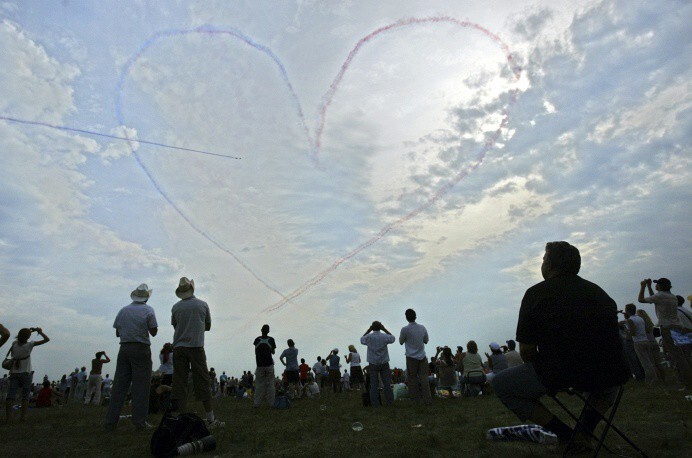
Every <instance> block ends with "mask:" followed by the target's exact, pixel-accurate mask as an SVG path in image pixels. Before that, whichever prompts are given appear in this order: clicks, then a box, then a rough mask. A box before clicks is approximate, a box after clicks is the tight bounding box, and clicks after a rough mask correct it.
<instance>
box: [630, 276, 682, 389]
mask: <svg viewBox="0 0 692 458" xmlns="http://www.w3.org/2000/svg"><path fill="white" fill-rule="evenodd" d="M651 283H652V280H651V279H650V278H647V279H645V280H642V281H641V282H640V283H639V285H640V288H639V297H638V300H639V302H640V303H642V304H654V311H655V312H656V317H658V325H659V326H660V328H661V340H662V341H663V351H665V352H666V353H668V355H670V358H671V359H672V360H673V362H674V363H675V370H676V371H677V373H678V378H679V379H680V380H681V381H682V383H683V385H684V386H682V387H681V388H680V391H685V390H687V389H690V388H692V365H691V363H690V359H689V358H688V357H687V355H686V354H685V352H684V351H683V349H682V348H680V347H678V346H677V345H675V342H674V341H673V336H672V335H671V331H676V332H684V331H685V329H684V328H683V327H682V324H681V323H680V318H679V317H678V298H677V297H675V295H674V294H673V293H671V292H670V290H671V288H672V287H673V285H672V284H671V282H670V280H668V279H667V278H659V279H658V280H653V283H655V284H656V293H655V294H654V291H653V289H652V288H651ZM645 288H648V290H649V297H644V289H645Z"/></svg>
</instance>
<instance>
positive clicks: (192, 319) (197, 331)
mask: <svg viewBox="0 0 692 458" xmlns="http://www.w3.org/2000/svg"><path fill="white" fill-rule="evenodd" d="M175 295H176V296H178V297H179V298H180V300H179V301H178V302H176V303H175V305H173V309H172V310H171V324H172V325H173V328H174V329H175V333H174V334H173V354H174V355H175V357H174V358H173V389H172V391H171V399H172V400H173V401H174V403H173V405H174V408H175V409H176V410H177V411H179V412H184V411H185V404H186V401H187V382H188V376H189V374H190V372H192V383H193V386H194V390H195V397H196V398H197V400H198V401H202V404H203V405H204V411H205V412H206V417H207V427H208V428H217V427H221V426H224V425H225V423H224V422H222V421H219V420H217V419H216V418H214V410H213V408H212V405H211V378H210V377H209V369H208V368H207V355H206V353H205V352H204V333H205V332H206V331H209V330H210V329H211V313H210V312H209V305H207V303H206V302H204V301H203V300H201V299H198V298H196V297H195V281H194V280H191V279H188V278H187V277H182V278H181V279H180V283H179V284H178V288H177V289H176V290H175Z"/></svg>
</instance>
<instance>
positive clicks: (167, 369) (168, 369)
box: [159, 353, 173, 375]
mask: <svg viewBox="0 0 692 458" xmlns="http://www.w3.org/2000/svg"><path fill="white" fill-rule="evenodd" d="M159 362H160V363H161V365H160V366H159V372H161V373H162V374H167V375H173V353H169V354H168V361H166V362H165V363H164V362H163V355H162V354H161V353H159Z"/></svg>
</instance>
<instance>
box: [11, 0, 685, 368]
mask: <svg viewBox="0 0 692 458" xmlns="http://www.w3.org/2000/svg"><path fill="white" fill-rule="evenodd" d="M489 5H490V3H488V2H477V1H458V0H455V1H428V2H417V1H399V0H396V1H384V0H383V1H378V2H369V1H343V2H328V1H309V0H298V1H281V2H280V1H247V2H241V1H200V2H193V1H171V2H145V1H99V2H95V1H74V0H63V1H39V0H27V1H21V2H13V1H0V182H2V187H0V214H1V217H0V323H3V324H4V325H5V326H6V327H8V328H9V329H10V331H11V332H12V334H13V335H16V333H17V331H18V330H19V329H20V328H22V327H39V326H40V327H42V328H43V329H44V331H45V332H46V334H47V335H48V336H49V337H50V338H51V341H50V342H49V343H48V344H47V345H45V346H43V347H38V348H37V349H36V350H35V351H34V354H33V356H32V360H33V366H34V370H35V371H36V372H37V373H39V374H44V373H45V374H49V375H50V377H51V378H57V377H59V376H60V375H62V374H64V373H69V372H70V371H71V370H72V369H73V368H74V367H77V366H80V367H81V366H82V365H88V363H89V361H90V360H91V358H93V354H94V353H95V352H97V351H100V350H105V351H106V352H107V353H108V354H109V355H111V356H115V355H116V354H117V350H118V340H117V339H116V337H115V332H114V329H113V327H112V325H113V320H114V318H115V315H116V314H117V312H118V310H119V309H120V308H121V307H123V306H125V305H127V304H128V303H129V302H130V299H129V294H130V292H131V291H132V290H134V289H135V288H136V287H137V285H139V284H140V283H147V284H148V285H149V286H150V287H151V288H153V295H152V297H151V299H150V301H149V304H150V305H151V306H152V307H153V308H154V309H155V311H156V314H157V319H158V323H159V334H158V335H157V336H156V337H154V338H152V351H153V353H154V354H157V353H158V352H159V350H160V349H161V347H162V346H163V344H164V343H165V342H170V341H172V337H173V328H172V327H171V325H170V310H171V307H172V306H173V304H174V303H175V302H176V301H177V300H178V299H177V298H176V296H175V288H176V286H177V284H178V280H179V278H180V277H182V276H186V277H189V278H192V279H194V281H195V284H196V295H197V297H199V298H201V299H203V300H205V301H207V302H208V304H209V307H210V310H211V314H212V322H213V323H212V329H211V331H210V332H208V333H207V334H206V337H205V346H206V351H207V357H208V362H209V365H210V366H212V367H215V368H216V370H217V373H221V371H226V372H227V373H229V374H233V375H238V374H239V373H242V371H243V370H254V367H255V362H254V351H253V346H252V341H253V339H254V337H256V336H257V335H259V330H260V327H261V326H262V325H263V324H264V323H268V324H269V325H270V326H271V333H270V335H272V336H273V337H274V338H275V339H276V341H277V345H278V347H279V348H278V350H279V352H280V351H281V350H283V349H284V348H286V340H287V339H289V338H292V339H293V340H294V341H295V342H296V347H297V348H298V349H299V357H302V358H305V359H306V361H308V362H309V363H312V362H313V361H314V360H315V358H316V357H317V356H318V355H321V356H325V354H326V353H327V352H328V351H330V350H331V349H332V348H334V347H336V348H339V349H341V352H342V353H343V352H344V351H346V347H347V346H348V345H349V344H355V345H356V347H357V348H358V349H359V350H360V352H361V353H362V354H363V355H365V348H364V347H363V346H362V345H360V343H359V337H360V336H361V335H362V334H363V333H364V332H365V330H366V329H367V328H368V327H369V325H370V323H371V322H372V321H373V320H380V321H381V322H382V323H383V324H384V325H385V327H386V328H388V329H389V330H390V331H391V332H392V333H393V334H395V335H397V336H398V333H399V330H400V328H401V327H402V326H404V325H405V324H406V321H405V318H404V311H405V310H406V309H407V308H409V307H410V308H414V309H415V310H416V311H417V313H418V322H419V323H422V324H424V325H425V326H426V327H427V329H428V332H429V335H430V343H429V345H428V348H427V350H428V356H433V354H434V348H435V346H437V345H449V346H453V347H454V346H457V345H462V346H464V347H466V343H467V342H468V341H469V340H471V339H473V340H476V341H477V342H478V344H479V347H480V348H481V349H484V348H485V349H487V345H488V344H489V343H490V342H491V341H496V342H500V343H504V342H505V341H506V340H507V339H512V338H514V336H515V330H516V323H517V316H518V311H519V306H520V303H521V298H522V296H523V293H524V291H525V290H526V289H527V288H528V287H530V286H531V285H533V284H535V283H537V282H539V281H540V280H541V276H540V264H541V258H542V256H543V251H544V247H545V243H546V242H548V241H554V240H566V241H568V242H570V243H572V244H573V245H575V246H577V247H578V248H579V249H580V251H581V254H582V269H581V272H580V275H581V276H582V277H584V278H586V279H588V280H590V281H593V282H595V283H597V284H598V285H600V286H601V287H602V288H603V289H604V290H605V291H606V292H608V294H610V296H611V297H612V298H613V299H614V300H615V301H616V302H617V304H618V306H619V307H623V306H624V305H625V304H626V303H628V302H636V299H637V293H638V291H639V282H640V280H642V279H643V278H659V277H666V278H669V279H670V280H671V281H672V284H673V293H675V294H680V295H683V296H685V297H687V296H688V295H689V294H690V293H692V284H691V280H692V269H691V267H690V263H689V259H690V257H691V255H692V248H691V246H692V245H691V244H690V243H689V240H690V229H691V228H692V224H691V223H692V210H691V209H692V206H690V201H691V200H692V199H691V197H692V187H691V186H690V179H691V174H690V165H691V162H692V155H691V154H690V140H691V139H692V123H691V122H690V120H691V117H690V110H691V107H692V91H690V85H691V84H692V83H690V82H691V81H692V65H691V63H692V47H691V42H690V40H689V24H690V23H691V22H692V4H690V2H686V1H666V2H631V1H624V0H623V1H592V0H589V1H574V0H569V1H554V0H551V1H524V2H517V1H496V2H492V7H491V6H489ZM36 123H38V124H36ZM99 134H100V135H99ZM114 137H115V138H114ZM128 139H129V140H130V141H128ZM134 140H141V142H136V141H134ZM145 142H146V143H145ZM174 147H175V148H174ZM176 148H178V149H176ZM643 308H644V309H645V310H647V311H648V312H649V313H650V314H651V315H652V316H653V308H652V307H650V306H648V305H644V306H643ZM389 353H390V357H391V364H392V365H393V366H399V367H402V366H404V364H405V357H404V351H403V347H400V346H399V345H398V344H395V345H392V346H391V347H390V351H389ZM277 356H278V353H277ZM157 366H158V361H156V362H155V364H154V368H156V367H157ZM106 368H107V369H106V372H111V373H112V371H114V369H115V364H111V365H110V367H109V366H106Z"/></svg>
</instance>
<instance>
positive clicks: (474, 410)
mask: <svg viewBox="0 0 692 458" xmlns="http://www.w3.org/2000/svg"><path fill="white" fill-rule="evenodd" d="M566 400H567V402H568V404H569V405H571V406H573V407H574V406H576V403H575V400H573V399H569V397H566ZM434 401H435V402H434V403H433V405H432V406H430V407H422V406H416V405H412V404H411V403H410V402H409V401H405V400H402V401H395V404H394V405H393V406H392V407H388V408H380V409H375V410H373V409H371V408H364V407H362V406H361V401H360V392H359V391H353V392H346V393H341V394H338V395H334V394H331V393H326V394H323V396H322V398H321V399H320V400H298V401H295V402H293V404H292V406H291V408H290V409H288V410H273V409H270V408H268V407H266V408H261V409H255V408H253V407H252V404H251V401H249V400H247V399H245V400H236V399H235V398H222V399H218V400H217V401H216V404H215V409H214V410H215V412H216V415H217V417H219V418H220V419H222V420H224V421H225V422H226V427H225V428H224V429H221V430H218V429H217V430H214V431H213V434H214V435H215V436H216V438H217V441H218V448H217V449H216V450H215V451H214V452H207V453H205V454H204V455H203V456H209V457H214V456H276V455H278V456H289V455H290V456H300V455H302V456H328V455H330V456H365V455H380V456H461V455H466V456H474V457H475V456H478V457H504V456H511V457H523V456H554V455H556V454H557V448H555V447H553V446H544V445H539V444H530V443H518V442H512V443H507V442H505V443H501V442H491V441H488V440H486V439H485V437H484V433H485V431H486V430H487V429H489V428H492V427H496V426H506V425H514V424H518V420H517V419H516V417H514V416H513V415H512V414H511V413H510V412H509V411H507V410H506V409H505V408H504V407H503V406H502V404H501V403H500V401H499V400H498V399H497V398H496V397H495V396H494V395H484V396H481V397H477V398H462V399H452V400H448V399H435V400H434ZM546 404H547V405H549V406H552V405H553V404H552V401H550V400H549V401H547V402H546ZM321 406H325V408H324V410H322V409H321V408H320V407H321ZM190 408H191V409H192V410H197V412H198V414H201V413H202V408H201V404H199V403H190ZM555 411H557V410H555ZM126 413H128V412H127V411H124V412H123V414H126ZM691 413H692V402H690V401H688V400H686V399H685V395H684V394H683V393H680V392H678V391H674V390H672V389H665V388H663V387H659V388H655V389H647V388H646V387H645V386H643V384H640V383H635V382H632V383H629V384H628V385H627V388H626V391H625V395H624V397H623V401H622V405H621V406H620V409H619V411H618V413H617V416H616V417H615V424H616V425H618V426H619V427H620V428H621V429H622V430H623V431H624V432H625V433H626V434H628V435H629V436H630V438H632V439H633V440H634V441H635V442H636V443H637V444H638V445H639V446H640V447H642V448H643V449H644V450H645V451H646V452H647V453H648V454H649V456H652V457H658V456H674V457H684V456H690V454H691V452H690V450H692V440H691V439H690V437H691V436H690V420H691V419H692V416H691V415H690V414H691ZM104 415H105V407H95V406H83V405H79V404H77V403H72V404H69V405H67V406H65V407H63V408H57V407H53V408H49V409H31V410H30V411H29V415H28V418H27V421H26V422H24V423H19V422H16V423H14V424H12V425H2V426H0V438H2V440H1V442H0V444H1V445H0V454H2V455H3V456H12V457H23V456H27V457H39V456H40V457H49V456H70V457H74V456H78V455H79V456H89V457H91V456H94V457H101V456H103V457H108V456H113V457H138V456H142V457H144V456H150V454H149V439H150V437H151V431H146V432H135V431H134V429H133V427H132V426H131V425H130V424H129V422H121V424H120V425H119V427H118V429H117V430H116V431H115V432H113V433H105V432H104V431H103V427H102V426H103V418H104ZM16 418H17V417H15V419H16ZM160 418H161V417H160V416H159V415H151V416H150V417H149V421H150V422H151V423H156V424H158V421H159V420H160ZM354 422H360V423H362V424H363V426H364V429H363V430H362V431H359V432H357V431H353V429H352V428H351V426H352V424H353V423H354ZM414 425H421V426H420V427H414ZM606 443H607V445H608V446H609V447H610V448H611V449H612V450H613V451H615V452H617V453H618V454H621V455H623V456H635V455H634V452H633V450H632V449H630V448H629V446H627V444H626V443H625V442H623V441H622V440H620V438H619V437H618V436H617V435H615V434H613V433H611V434H609V436H608V439H607V441H606ZM604 456H608V455H607V454H604Z"/></svg>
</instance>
